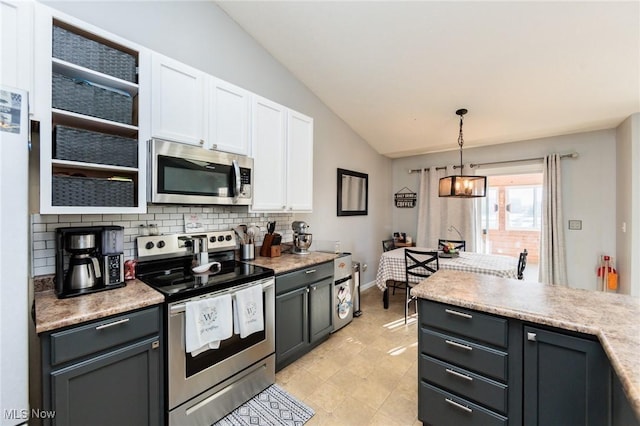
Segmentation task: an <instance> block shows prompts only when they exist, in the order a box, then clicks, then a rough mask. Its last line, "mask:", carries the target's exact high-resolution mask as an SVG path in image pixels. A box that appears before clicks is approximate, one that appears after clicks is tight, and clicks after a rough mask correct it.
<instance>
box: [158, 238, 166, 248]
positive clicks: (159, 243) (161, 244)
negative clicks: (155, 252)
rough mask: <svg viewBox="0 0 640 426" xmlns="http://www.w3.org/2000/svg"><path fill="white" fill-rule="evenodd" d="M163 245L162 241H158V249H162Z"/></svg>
mask: <svg viewBox="0 0 640 426" xmlns="http://www.w3.org/2000/svg"><path fill="white" fill-rule="evenodd" d="M165 245H166V244H165V242H164V241H162V240H160V241H158V248H162V247H164V246H165Z"/></svg>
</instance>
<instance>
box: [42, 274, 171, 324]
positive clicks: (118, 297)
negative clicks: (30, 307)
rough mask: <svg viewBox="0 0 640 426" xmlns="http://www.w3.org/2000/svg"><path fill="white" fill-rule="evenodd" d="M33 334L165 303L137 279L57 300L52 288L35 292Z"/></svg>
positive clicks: (160, 296) (162, 297) (155, 292)
mask: <svg viewBox="0 0 640 426" xmlns="http://www.w3.org/2000/svg"><path fill="white" fill-rule="evenodd" d="M34 299H35V314H36V321H35V322H36V333H38V334H40V333H43V332H45V331H52V330H56V329H58V328H62V327H68V326H72V325H76V324H80V323H83V322H86V321H91V320H95V319H100V318H105V317H108V316H111V315H116V314H121V313H124V312H128V311H132V310H135V309H140V308H145V307H147V306H152V305H158V304H160V303H162V302H164V296H163V295H162V294H161V293H159V292H157V291H156V290H154V289H152V288H151V287H149V286H148V285H146V284H144V283H143V282H142V281H139V280H131V281H127V285H126V286H124V287H120V288H115V289H112V290H105V291H99V292H97V293H90V294H84V295H82V296H76V297H70V298H67V299H58V298H57V297H56V295H55V292H54V291H53V290H44V291H39V292H36V293H34Z"/></svg>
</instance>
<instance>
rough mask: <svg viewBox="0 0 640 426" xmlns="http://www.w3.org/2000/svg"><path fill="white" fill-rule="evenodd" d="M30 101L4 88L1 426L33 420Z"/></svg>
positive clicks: (0, 129) (0, 102) (0, 104)
mask: <svg viewBox="0 0 640 426" xmlns="http://www.w3.org/2000/svg"><path fill="white" fill-rule="evenodd" d="M28 104H29V103H28V96H27V92H26V91H24V90H19V89H14V88H11V87H6V86H1V85H0V425H1V426H14V425H18V424H23V423H25V422H26V420H28V418H29V414H30V412H29V396H28V390H29V371H28V360H29V353H28V321H29V319H28V318H29V307H28V303H29V302H28V277H29V271H28V268H29V240H30V238H29V216H28V189H29V188H28V182H27V181H28V150H29V147H28V143H29V132H30V125H29V115H28Z"/></svg>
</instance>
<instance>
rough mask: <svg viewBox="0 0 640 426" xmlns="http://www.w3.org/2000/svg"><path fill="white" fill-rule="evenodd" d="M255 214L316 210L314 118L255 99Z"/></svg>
mask: <svg viewBox="0 0 640 426" xmlns="http://www.w3.org/2000/svg"><path fill="white" fill-rule="evenodd" d="M252 117H253V118H252V124H253V131H252V136H251V156H252V157H253V158H254V177H253V182H254V183H253V187H254V193H253V205H252V207H251V210H252V211H256V212H257V211H260V212H310V211H311V210H312V208H313V119H311V118H310V117H307V116H305V115H303V114H300V113H298V112H295V111H292V110H290V109H288V108H286V107H284V106H282V105H279V104H277V103H275V102H272V101H269V100H267V99H264V98H261V97H259V96H254V102H253V108H252Z"/></svg>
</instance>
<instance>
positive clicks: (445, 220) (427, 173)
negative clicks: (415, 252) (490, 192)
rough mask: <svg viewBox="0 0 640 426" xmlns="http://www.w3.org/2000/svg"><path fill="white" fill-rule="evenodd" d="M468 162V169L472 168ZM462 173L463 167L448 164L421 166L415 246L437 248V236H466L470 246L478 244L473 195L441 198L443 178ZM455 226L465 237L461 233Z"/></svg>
mask: <svg viewBox="0 0 640 426" xmlns="http://www.w3.org/2000/svg"><path fill="white" fill-rule="evenodd" d="M470 169H471V168H470V167H469V166H465V170H470ZM452 174H460V170H458V169H454V168H453V166H448V167H447V169H446V170H444V169H441V170H437V169H436V168H435V167H432V168H431V169H430V170H422V171H421V174H420V192H419V194H418V232H417V237H416V246H418V247H428V248H436V247H438V239H441V238H442V239H450V240H460V239H462V240H465V241H466V245H467V250H469V251H471V250H474V248H475V241H476V235H475V221H474V220H473V219H474V217H475V207H474V206H475V203H474V201H473V200H472V199H468V198H466V199H462V198H440V197H439V196H438V183H439V181H440V178H443V177H445V176H450V175H452ZM456 229H457V230H458V231H459V232H460V234H461V235H462V237H460V236H459V235H458V233H457V232H456Z"/></svg>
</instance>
